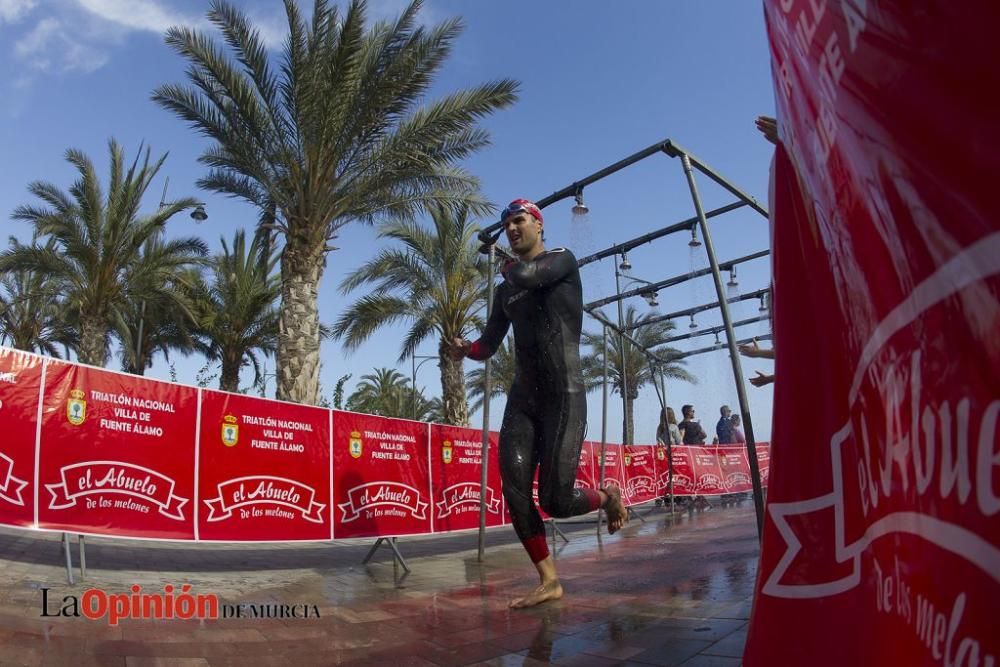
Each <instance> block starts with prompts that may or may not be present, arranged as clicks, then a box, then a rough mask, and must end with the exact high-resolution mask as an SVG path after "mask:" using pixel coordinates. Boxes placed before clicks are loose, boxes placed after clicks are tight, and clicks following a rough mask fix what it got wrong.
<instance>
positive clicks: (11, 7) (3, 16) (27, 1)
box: [0, 0, 38, 23]
mask: <svg viewBox="0 0 1000 667" xmlns="http://www.w3.org/2000/svg"><path fill="white" fill-rule="evenodd" d="M37 4H38V0H0V23H4V22H7V23H17V22H18V21H20V20H21V19H22V18H24V17H25V16H27V15H28V14H30V13H31V10H32V9H34V8H35V5H37Z"/></svg>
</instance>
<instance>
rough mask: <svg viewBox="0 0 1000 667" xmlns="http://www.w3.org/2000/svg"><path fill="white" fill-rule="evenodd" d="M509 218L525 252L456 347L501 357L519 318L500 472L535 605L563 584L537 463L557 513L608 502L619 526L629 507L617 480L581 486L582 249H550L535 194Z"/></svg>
mask: <svg viewBox="0 0 1000 667" xmlns="http://www.w3.org/2000/svg"><path fill="white" fill-rule="evenodd" d="M500 219H501V221H502V222H503V223H504V231H505V232H506V234H507V240H508V242H509V243H510V247H511V249H512V250H513V251H514V253H515V254H516V255H517V256H518V261H511V262H508V263H507V264H506V265H505V266H504V268H503V269H502V273H503V276H504V282H503V283H502V284H501V285H500V286H499V288H497V292H496V299H495V300H494V305H493V312H491V313H490V315H489V320H488V321H487V323H486V329H485V330H484V331H483V335H482V337H481V338H480V339H479V340H477V341H476V342H475V343H470V342H469V341H467V340H465V339H461V338H456V339H455V340H454V341H453V342H452V356H453V357H454V358H455V359H461V358H463V357H469V358H470V359H476V360H482V359H486V358H488V357H490V356H492V355H493V354H494V353H495V352H496V350H497V348H498V347H499V346H500V344H501V343H502V342H503V338H504V336H505V335H506V334H507V330H508V328H510V326H511V324H513V326H514V347H515V360H516V373H515V378H514V384H513V386H512V387H511V390H510V394H509V395H508V398H507V409H506V410H505V411H504V417H503V425H502V426H501V427H500V452H499V453H500V477H501V479H502V480H503V495H504V499H505V500H506V501H507V508H508V510H509V511H510V516H511V519H512V520H513V523H514V530H515V531H516V532H517V536H518V537H519V538H520V539H521V543H522V544H523V545H524V548H525V550H527V552H528V555H529V556H530V557H531V561H532V562H533V563H534V564H535V568H536V569H537V570H538V575H539V577H540V578H541V584H540V585H539V586H538V588H536V589H535V590H533V591H532V592H531V593H529V594H528V595H526V596H524V597H521V598H518V599H516V600H514V601H512V602H511V606H512V607H530V606H533V605H536V604H539V603H541V602H545V601H546V600H554V599H557V598H560V597H562V593H563V591H562V586H560V585H559V578H558V576H557V575H556V567H555V561H553V560H552V557H551V556H550V555H549V550H548V546H547V544H546V541H545V527H544V524H543V523H542V518H541V516H540V515H539V513H538V509H537V508H536V507H535V503H534V501H533V499H532V494H531V488H532V481H533V479H534V475H535V468H536V466H537V467H538V501H539V504H540V505H541V506H542V509H544V510H545V511H546V512H547V513H548V514H549V515H551V516H553V517H558V518H564V517H570V516H577V515H579V514H586V513H587V512H592V511H594V510H596V509H598V508H604V509H605V510H606V511H607V513H608V529H609V532H611V533H614V532H616V531H617V530H618V529H619V528H621V526H622V525H623V524H624V523H625V521H626V520H627V514H626V512H625V508H624V506H623V505H622V502H621V497H620V495H619V491H618V489H617V487H613V486H612V487H608V489H606V490H595V489H577V488H574V482H575V481H576V469H577V465H578V464H579V461H580V446H581V445H582V443H583V435H584V430H585V428H586V424H587V399H586V391H585V389H584V386H583V375H582V373H581V370H580V330H581V328H582V325H583V286H582V284H581V283H580V272H579V270H578V268H577V263H576V258H575V257H574V256H573V253H571V252H569V251H568V250H566V249H564V248H557V249H555V250H548V251H547V250H545V246H544V244H543V236H542V225H543V221H542V213H541V211H540V210H539V209H538V207H537V206H536V205H535V204H533V203H532V202H530V201H527V200H525V199H515V200H514V201H513V202H511V203H510V205H509V206H507V208H506V209H504V211H503V213H502V215H501V218H500Z"/></svg>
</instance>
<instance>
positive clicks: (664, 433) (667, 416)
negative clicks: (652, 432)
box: [656, 408, 681, 446]
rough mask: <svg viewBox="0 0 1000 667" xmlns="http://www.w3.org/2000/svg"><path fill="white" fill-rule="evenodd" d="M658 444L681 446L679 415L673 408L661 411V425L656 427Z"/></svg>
mask: <svg viewBox="0 0 1000 667" xmlns="http://www.w3.org/2000/svg"><path fill="white" fill-rule="evenodd" d="M656 443H657V444H659V445H671V446H673V445H679V444H681V431H680V429H679V428H677V415H675V414H674V409H673V408H665V409H662V410H660V425H659V426H657V427H656Z"/></svg>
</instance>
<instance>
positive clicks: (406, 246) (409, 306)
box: [333, 206, 487, 426]
mask: <svg viewBox="0 0 1000 667" xmlns="http://www.w3.org/2000/svg"><path fill="white" fill-rule="evenodd" d="M430 210H431V219H432V220H433V224H434V226H433V228H432V229H427V228H426V227H424V226H422V225H420V224H418V223H416V222H412V221H396V222H390V223H386V224H384V225H382V226H381V227H380V229H379V238H384V239H392V240H395V241H398V242H400V243H401V244H402V245H403V247H402V248H398V247H395V248H386V249H384V250H382V251H381V252H379V254H378V255H376V256H375V258H374V259H372V260H371V261H370V262H368V263H367V264H365V265H364V266H362V267H361V268H359V269H357V270H356V271H354V272H353V273H351V274H350V275H348V276H347V278H345V279H344V281H343V282H342V283H341V284H340V289H341V291H342V292H343V293H345V294H346V293H348V292H350V291H352V290H354V289H357V288H358V287H365V291H366V295H365V296H363V297H361V298H360V299H359V300H358V301H356V302H355V303H353V304H352V305H351V306H349V307H348V309H347V310H346V311H344V313H343V314H341V316H340V318H339V319H338V320H337V322H336V323H335V324H334V326H333V335H334V336H335V337H337V338H340V339H342V340H343V341H344V347H346V348H347V349H348V350H356V349H357V348H358V347H359V346H360V345H361V344H362V343H364V342H365V341H366V340H368V338H369V337H370V336H371V335H372V334H373V333H374V332H375V331H376V330H377V329H379V328H381V327H384V326H386V325H388V324H392V323H394V322H396V321H400V320H401V321H406V322H408V323H409V324H410V329H409V331H408V332H407V334H406V336H405V337H404V338H403V344H402V347H401V350H400V355H399V361H403V360H405V359H407V358H408V357H410V356H411V355H412V354H413V353H414V352H416V349H417V346H418V345H420V343H422V342H423V341H424V340H426V339H427V338H429V337H430V336H432V335H436V336H437V339H438V359H439V362H438V365H439V367H440V368H441V396H442V399H443V401H444V417H445V422H446V423H448V424H455V425H458V426H466V425H467V424H468V422H469V409H468V404H467V402H466V396H465V375H464V373H463V371H462V362H461V361H455V360H454V359H452V358H451V356H450V355H449V354H448V346H447V343H448V342H449V341H451V339H452V338H455V337H460V336H462V335H463V334H464V333H465V332H466V331H469V330H470V329H472V328H473V327H476V326H482V318H481V317H480V315H479V312H480V311H481V310H482V307H483V304H485V302H486V276H487V263H486V262H485V261H483V260H482V259H481V257H480V256H479V254H478V252H477V248H478V243H477V242H476V241H475V234H476V231H477V228H476V227H475V226H473V225H470V224H469V217H468V211H467V210H464V209H463V210H461V211H459V212H458V213H457V214H453V213H452V211H451V210H449V209H447V208H445V207H443V206H432V207H431V209H430Z"/></svg>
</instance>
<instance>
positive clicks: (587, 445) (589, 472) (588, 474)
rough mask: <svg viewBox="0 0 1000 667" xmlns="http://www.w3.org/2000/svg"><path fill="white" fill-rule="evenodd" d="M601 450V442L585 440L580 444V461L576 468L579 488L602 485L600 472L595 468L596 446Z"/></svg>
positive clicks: (594, 487) (592, 487)
mask: <svg viewBox="0 0 1000 667" xmlns="http://www.w3.org/2000/svg"><path fill="white" fill-rule="evenodd" d="M595 446H596V447H597V449H598V450H600V447H601V443H599V442H598V443H594V442H591V441H590V440H584V441H583V444H582V445H581V446H580V463H579V465H578V466H577V468H576V483H575V484H574V486H575V487H576V488H578V489H598V488H600V486H601V480H600V472H599V471H597V470H595V469H594V447H595Z"/></svg>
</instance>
